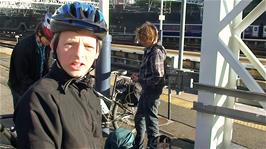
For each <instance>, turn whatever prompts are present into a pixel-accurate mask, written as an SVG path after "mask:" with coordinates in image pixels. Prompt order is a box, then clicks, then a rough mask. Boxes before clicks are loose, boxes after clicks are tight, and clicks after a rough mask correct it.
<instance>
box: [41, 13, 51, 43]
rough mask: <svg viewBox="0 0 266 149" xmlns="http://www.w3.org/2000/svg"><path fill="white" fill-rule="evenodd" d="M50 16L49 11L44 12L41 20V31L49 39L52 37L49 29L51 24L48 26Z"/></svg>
mask: <svg viewBox="0 0 266 149" xmlns="http://www.w3.org/2000/svg"><path fill="white" fill-rule="evenodd" d="M51 17H52V14H51V13H46V14H45V16H44V19H43V22H42V33H43V35H44V36H45V37H47V39H49V40H51V39H52V38H53V32H52V31H51V26H50V21H51Z"/></svg>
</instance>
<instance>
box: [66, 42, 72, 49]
mask: <svg viewBox="0 0 266 149" xmlns="http://www.w3.org/2000/svg"><path fill="white" fill-rule="evenodd" d="M72 46H73V44H72V43H66V44H65V46H64V47H65V48H68V49H70V48H72Z"/></svg>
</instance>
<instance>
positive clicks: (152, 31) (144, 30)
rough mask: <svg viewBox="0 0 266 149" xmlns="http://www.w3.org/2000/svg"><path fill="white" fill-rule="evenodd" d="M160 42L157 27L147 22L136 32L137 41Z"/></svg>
mask: <svg viewBox="0 0 266 149" xmlns="http://www.w3.org/2000/svg"><path fill="white" fill-rule="evenodd" d="M157 40H158V30H157V28H156V26H155V25H154V24H152V23H150V22H145V23H144V24H142V25H141V26H140V27H139V28H137V30H136V41H137V42H139V41H142V42H147V41H149V42H154V41H157Z"/></svg>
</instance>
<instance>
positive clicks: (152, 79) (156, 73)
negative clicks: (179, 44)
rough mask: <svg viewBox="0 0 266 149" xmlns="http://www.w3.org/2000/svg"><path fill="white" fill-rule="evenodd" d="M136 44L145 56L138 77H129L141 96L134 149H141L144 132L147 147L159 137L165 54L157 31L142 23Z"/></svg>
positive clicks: (135, 75)
mask: <svg viewBox="0 0 266 149" xmlns="http://www.w3.org/2000/svg"><path fill="white" fill-rule="evenodd" d="M136 38H137V41H138V42H139V43H140V44H141V45H142V46H144V47H145V48H144V56H143V60H142V64H141V67H140V70H139V73H138V74H136V73H134V74H132V76H131V78H132V80H133V81H139V82H140V84H141V87H142V94H141V96H140V99H139V103H138V109H137V113H136V115H135V127H136V130H137V134H136V138H135V142H134V149H142V148H144V136H145V130H146V129H147V136H148V147H150V148H152V147H153V146H152V145H151V142H152V141H153V139H154V138H155V137H156V136H158V135H159V126H158V106H159V104H160V100H159V97H160V95H161V93H162V90H163V87H164V75H165V74H164V60H165V59H166V50H165V49H164V47H163V46H161V45H159V44H158V31H157V28H156V26H155V25H153V24H152V23H150V22H146V23H144V24H143V25H142V26H141V27H140V28H138V29H137V31H136Z"/></svg>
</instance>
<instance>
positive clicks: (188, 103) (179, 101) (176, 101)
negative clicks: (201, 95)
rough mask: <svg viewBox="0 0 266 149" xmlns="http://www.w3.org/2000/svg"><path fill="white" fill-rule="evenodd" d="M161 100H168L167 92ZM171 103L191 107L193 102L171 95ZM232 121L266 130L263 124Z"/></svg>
mask: <svg viewBox="0 0 266 149" xmlns="http://www.w3.org/2000/svg"><path fill="white" fill-rule="evenodd" d="M160 99H161V100H163V101H164V102H168V95H167V94H162V95H161V97H160ZM171 103H172V104H173V105H176V106H181V107H183V108H187V109H191V108H192V107H193V103H192V102H191V101H187V100H184V99H182V98H178V97H174V96H172V100H171ZM234 123H237V124H240V125H244V126H247V127H251V128H255V129H258V130H262V131H266V126H265V125H260V124H254V123H250V122H245V121H241V120H234Z"/></svg>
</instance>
